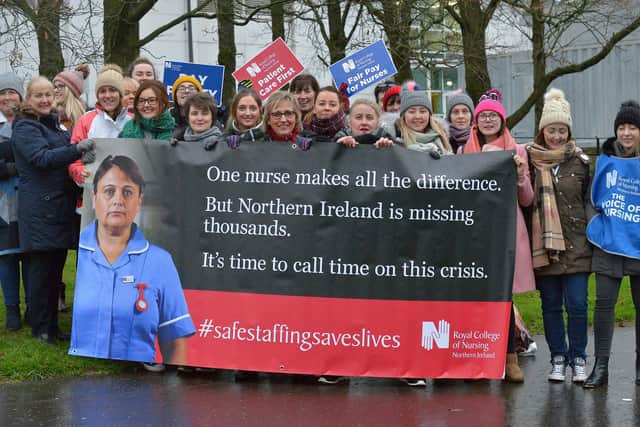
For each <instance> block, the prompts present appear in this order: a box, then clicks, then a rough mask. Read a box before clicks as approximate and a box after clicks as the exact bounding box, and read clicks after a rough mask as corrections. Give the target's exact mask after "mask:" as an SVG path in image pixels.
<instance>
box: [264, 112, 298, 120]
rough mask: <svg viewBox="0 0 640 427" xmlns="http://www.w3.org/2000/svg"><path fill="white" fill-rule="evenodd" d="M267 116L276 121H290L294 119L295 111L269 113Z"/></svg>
mask: <svg viewBox="0 0 640 427" xmlns="http://www.w3.org/2000/svg"><path fill="white" fill-rule="evenodd" d="M269 115H270V116H271V118H272V119H276V120H280V119H281V118H283V117H284V118H285V119H292V118H294V117H295V115H296V112H295V111H291V110H288V111H273V112H271V113H269Z"/></svg>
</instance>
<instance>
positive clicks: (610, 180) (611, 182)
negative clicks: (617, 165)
mask: <svg viewBox="0 0 640 427" xmlns="http://www.w3.org/2000/svg"><path fill="white" fill-rule="evenodd" d="M617 181H618V171H617V170H615V169H614V170H612V171H611V172H607V188H611V187H613V186H615V185H616V182H617Z"/></svg>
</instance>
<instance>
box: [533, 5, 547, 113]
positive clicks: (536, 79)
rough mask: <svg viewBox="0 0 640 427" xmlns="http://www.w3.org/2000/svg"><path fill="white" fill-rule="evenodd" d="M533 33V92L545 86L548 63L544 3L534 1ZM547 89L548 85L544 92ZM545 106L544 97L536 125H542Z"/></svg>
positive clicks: (537, 107) (539, 102)
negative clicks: (545, 48) (545, 47)
mask: <svg viewBox="0 0 640 427" xmlns="http://www.w3.org/2000/svg"><path fill="white" fill-rule="evenodd" d="M531 18H532V23H531V24H532V25H531V32H532V36H533V37H532V39H533V40H532V41H533V50H532V51H531V57H532V60H533V90H534V91H536V90H540V89H541V88H539V86H540V85H542V84H543V78H544V75H545V73H546V72H547V70H546V68H547V62H546V56H545V53H544V1H543V0H532V1H531ZM545 89H546V85H545V87H544V88H542V90H543V91H544V90H545ZM543 106H544V97H540V98H539V99H538V100H537V101H536V108H535V123H536V124H537V123H540V117H542V107H543Z"/></svg>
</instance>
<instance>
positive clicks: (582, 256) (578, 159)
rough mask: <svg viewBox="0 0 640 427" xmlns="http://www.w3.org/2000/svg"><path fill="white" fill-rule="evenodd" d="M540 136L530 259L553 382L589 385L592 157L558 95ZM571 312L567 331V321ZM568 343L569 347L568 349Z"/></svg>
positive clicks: (550, 95)
mask: <svg viewBox="0 0 640 427" xmlns="http://www.w3.org/2000/svg"><path fill="white" fill-rule="evenodd" d="M544 100H545V102H544V108H543V109H542V116H541V117H540V123H539V125H538V129H539V132H538V135H537V136H536V138H535V140H534V141H533V142H532V143H530V144H528V145H527V152H528V154H529V160H530V162H531V174H532V181H533V183H534V185H533V188H534V199H533V214H532V220H531V253H532V257H533V267H534V269H535V275H536V286H537V288H538V290H539V291H540V299H541V300H542V319H543V322H544V333H545V338H546V340H547V344H548V345H549V352H550V353H551V372H550V373H549V376H548V379H549V381H564V380H565V371H566V367H567V366H571V371H572V380H573V382H574V383H582V382H584V381H585V380H586V379H587V374H586V358H587V354H586V347H587V287H588V277H589V273H590V272H591V245H590V244H589V242H588V241H587V236H586V228H587V222H586V212H585V205H586V203H589V191H588V190H589V156H587V155H586V154H585V153H583V152H582V150H581V149H580V147H577V146H576V142H575V140H574V139H573V138H572V137H571V127H572V120H571V107H570V105H569V102H568V101H567V100H566V99H565V96H564V93H563V92H562V91H561V90H559V89H551V90H550V91H549V92H547V94H546V95H545V97H544ZM563 305H564V309H565V310H566V312H567V328H566V333H565V321H564V317H563ZM567 339H568V343H569V345H568V347H567Z"/></svg>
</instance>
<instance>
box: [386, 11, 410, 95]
mask: <svg viewBox="0 0 640 427" xmlns="http://www.w3.org/2000/svg"><path fill="white" fill-rule="evenodd" d="M382 8H383V10H384V17H383V20H382V26H383V28H384V31H385V34H386V35H387V38H388V39H389V51H390V53H391V57H392V58H393V63H394V64H395V65H396V68H397V69H398V73H397V74H396V75H395V77H394V78H395V80H396V81H397V82H398V83H401V82H403V81H405V80H411V79H413V73H412V72H411V59H410V54H411V52H412V48H411V46H410V37H411V36H410V35H411V24H410V19H411V1H409V0H400V1H396V0H385V1H383V2H382Z"/></svg>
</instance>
